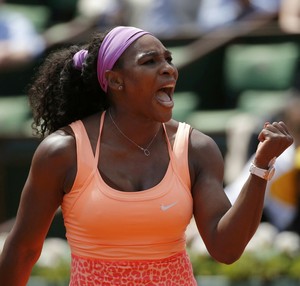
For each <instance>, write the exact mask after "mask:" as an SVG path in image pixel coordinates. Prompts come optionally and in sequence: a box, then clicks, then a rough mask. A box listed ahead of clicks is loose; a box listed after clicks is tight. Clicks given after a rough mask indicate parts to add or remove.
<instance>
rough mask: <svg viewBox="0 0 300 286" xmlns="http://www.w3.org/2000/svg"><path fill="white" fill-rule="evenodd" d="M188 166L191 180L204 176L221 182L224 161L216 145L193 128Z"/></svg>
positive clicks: (208, 137)
mask: <svg viewBox="0 0 300 286" xmlns="http://www.w3.org/2000/svg"><path fill="white" fill-rule="evenodd" d="M189 166H190V170H191V175H192V179H193V178H194V179H196V177H198V178H199V177H203V175H206V176H207V177H215V178H216V179H218V180H220V181H221V180H223V173H224V161H223V156H222V154H221V151H220V149H219V147H218V145H217V143H216V142H215V141H214V140H213V139H212V138H211V137H210V136H208V135H206V134H204V133H202V132H201V131H199V130H197V129H194V128H191V131H190V140H189Z"/></svg>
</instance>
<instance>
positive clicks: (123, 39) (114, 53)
mask: <svg viewBox="0 0 300 286" xmlns="http://www.w3.org/2000/svg"><path fill="white" fill-rule="evenodd" d="M145 34H150V33H149V32H146V31H143V30H141V29H138V28H135V27H125V26H120V27H116V28H114V29H112V30H111V31H110V32H109V33H108V34H107V35H106V37H105V38H104V40H103V42H102V44H101V47H100V49H99V53H98V63H97V74H98V81H99V83H100V86H101V88H102V89H103V91H105V92H107V80H106V78H105V72H106V71H107V70H111V69H112V68H113V66H114V64H115V63H116V61H117V60H118V59H119V58H120V56H121V55H122V54H123V52H124V51H125V50H126V49H127V48H128V47H129V45H130V44H132V43H133V42H134V41H135V40H137V39H138V38H140V37H141V36H143V35H145Z"/></svg>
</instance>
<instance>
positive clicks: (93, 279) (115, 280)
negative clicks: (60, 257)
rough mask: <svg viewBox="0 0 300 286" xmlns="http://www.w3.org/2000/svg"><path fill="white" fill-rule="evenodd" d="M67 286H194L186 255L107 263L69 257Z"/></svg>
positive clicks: (184, 253)
mask: <svg viewBox="0 0 300 286" xmlns="http://www.w3.org/2000/svg"><path fill="white" fill-rule="evenodd" d="M69 285H70V286H121V285H122V286H146V285H147V286H154V285H155V286H196V285H197V282H196V280H195V278H194V275H193V269H192V265H191V262H190V259H189V257H188V255H187V253H186V252H183V253H178V254H176V255H174V256H171V257H168V258H165V259H158V260H142V261H140V260H138V261H136V260H134V261H132V260H128V261H107V260H99V259H87V258H82V257H78V256H75V255H72V271H71V280H70V284H69Z"/></svg>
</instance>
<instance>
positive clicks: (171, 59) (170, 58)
mask: <svg viewBox="0 0 300 286" xmlns="http://www.w3.org/2000/svg"><path fill="white" fill-rule="evenodd" d="M166 60H167V62H168V63H169V64H171V63H172V61H173V58H172V56H168V57H167V58H166Z"/></svg>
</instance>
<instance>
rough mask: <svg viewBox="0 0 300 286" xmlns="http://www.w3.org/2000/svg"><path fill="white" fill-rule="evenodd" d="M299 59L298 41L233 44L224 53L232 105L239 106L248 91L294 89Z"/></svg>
mask: <svg viewBox="0 0 300 286" xmlns="http://www.w3.org/2000/svg"><path fill="white" fill-rule="evenodd" d="M298 60H299V46H298V44H297V43H296V42H283V43H267V44H232V45H229V46H228V47H227V48H226V50H225V55H224V82H225V88H226V93H227V97H228V101H229V104H230V105H231V106H232V107H235V105H236V103H237V102H238V100H239V96H240V95H241V93H243V92H244V91H247V90H252V91H255V90H256V91H275V90H281V91H284V90H286V89H288V88H290V86H291V84H292V81H293V79H294V75H295V71H296V65H297V61H298ZM261 94H262V93H261Z"/></svg>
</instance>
